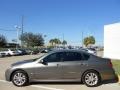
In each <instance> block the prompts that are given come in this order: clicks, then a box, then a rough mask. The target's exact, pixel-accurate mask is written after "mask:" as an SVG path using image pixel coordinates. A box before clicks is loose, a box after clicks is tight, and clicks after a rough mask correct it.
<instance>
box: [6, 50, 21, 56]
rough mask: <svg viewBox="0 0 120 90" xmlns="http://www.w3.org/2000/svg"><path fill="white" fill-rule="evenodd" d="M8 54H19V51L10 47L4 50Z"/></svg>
mask: <svg viewBox="0 0 120 90" xmlns="http://www.w3.org/2000/svg"><path fill="white" fill-rule="evenodd" d="M4 53H5V54H6V56H17V55H19V53H18V52H17V51H16V50H15V49H8V50H7V51H4Z"/></svg>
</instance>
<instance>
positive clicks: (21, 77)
mask: <svg viewBox="0 0 120 90" xmlns="http://www.w3.org/2000/svg"><path fill="white" fill-rule="evenodd" d="M12 83H13V84H14V85H15V86H18V87H21V86H25V85H27V84H28V75H27V74H26V72H24V71H21V70H19V71H16V72H14V73H13V74H12Z"/></svg>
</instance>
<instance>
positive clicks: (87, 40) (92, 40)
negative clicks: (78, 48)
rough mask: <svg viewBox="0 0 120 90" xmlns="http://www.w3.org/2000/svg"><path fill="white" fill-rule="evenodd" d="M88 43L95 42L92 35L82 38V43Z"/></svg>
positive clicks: (86, 44)
mask: <svg viewBox="0 0 120 90" xmlns="http://www.w3.org/2000/svg"><path fill="white" fill-rule="evenodd" d="M89 44H95V38H94V37H93V36H89V37H85V38H84V45H85V46H86V47H87V46H88V45H89Z"/></svg>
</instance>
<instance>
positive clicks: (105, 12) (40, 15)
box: [0, 0, 120, 45]
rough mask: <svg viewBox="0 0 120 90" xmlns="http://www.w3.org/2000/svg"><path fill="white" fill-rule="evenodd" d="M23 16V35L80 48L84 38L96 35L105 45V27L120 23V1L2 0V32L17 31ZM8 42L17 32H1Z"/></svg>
mask: <svg viewBox="0 0 120 90" xmlns="http://www.w3.org/2000/svg"><path fill="white" fill-rule="evenodd" d="M21 15H24V18H25V19H24V31H25V32H34V33H41V34H43V35H47V37H46V38H45V40H46V42H48V41H49V39H51V38H55V37H56V38H59V39H61V40H62V38H63V34H64V39H65V40H67V41H68V43H69V44H72V45H81V33H82V32H83V33H84V37H85V36H88V35H94V36H95V38H96V41H97V44H103V30H104V25H106V24H110V23H116V22H119V21H120V0H0V28H3V29H8V30H9V29H10V30H11V29H12V30H15V28H14V26H15V25H18V26H20V25H21ZM0 34H3V35H5V36H6V37H7V39H8V41H11V40H12V39H15V38H16V32H15V31H1V30H0Z"/></svg>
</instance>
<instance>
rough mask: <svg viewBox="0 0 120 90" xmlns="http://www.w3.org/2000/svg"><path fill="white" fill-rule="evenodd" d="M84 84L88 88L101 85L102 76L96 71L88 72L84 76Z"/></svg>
mask: <svg viewBox="0 0 120 90" xmlns="http://www.w3.org/2000/svg"><path fill="white" fill-rule="evenodd" d="M82 81H83V83H84V84H85V85H86V86H88V87H95V86H98V85H99V84H100V81H101V80H100V76H99V74H98V73H97V72H96V71H87V72H85V73H84V75H83V79H82Z"/></svg>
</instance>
